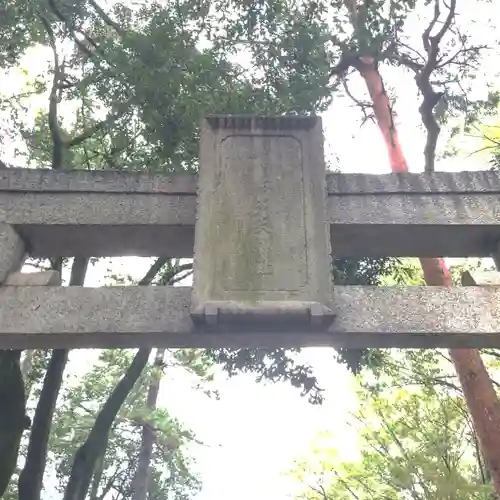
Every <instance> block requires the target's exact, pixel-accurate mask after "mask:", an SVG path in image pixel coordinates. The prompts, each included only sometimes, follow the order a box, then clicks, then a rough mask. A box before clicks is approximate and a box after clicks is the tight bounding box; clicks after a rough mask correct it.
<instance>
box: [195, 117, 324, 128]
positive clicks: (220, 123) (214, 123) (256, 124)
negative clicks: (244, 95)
mask: <svg viewBox="0 0 500 500" xmlns="http://www.w3.org/2000/svg"><path fill="white" fill-rule="evenodd" d="M205 120H206V121H207V123H208V124H209V125H210V127H212V128H213V129H231V130H235V129H236V130H281V131H284V130H310V129H312V128H314V127H315V126H316V124H317V123H320V120H321V118H320V117H318V116H306V115H296V116H293V115H287V116H259V115H208V116H206V117H205Z"/></svg>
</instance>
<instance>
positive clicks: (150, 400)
mask: <svg viewBox="0 0 500 500" xmlns="http://www.w3.org/2000/svg"><path fill="white" fill-rule="evenodd" d="M164 357H165V349H158V350H157V351H156V356H155V362H154V368H153V373H152V376H151V382H150V384H149V388H148V397H147V401H146V406H147V408H148V410H149V411H153V410H154V409H155V408H156V402H157V400H158V393H159V391H160V380H161V379H160V377H159V376H158V374H157V373H156V372H157V371H158V370H161V367H162V365H163V358H164ZM154 442H155V431H154V429H152V428H151V425H149V423H148V422H145V423H144V424H143V426H142V439H141V448H140V450H139V459H138V463H137V470H136V472H135V475H134V479H133V481H132V492H133V493H132V500H146V498H147V494H148V490H149V476H150V463H151V457H152V456H153V445H154Z"/></svg>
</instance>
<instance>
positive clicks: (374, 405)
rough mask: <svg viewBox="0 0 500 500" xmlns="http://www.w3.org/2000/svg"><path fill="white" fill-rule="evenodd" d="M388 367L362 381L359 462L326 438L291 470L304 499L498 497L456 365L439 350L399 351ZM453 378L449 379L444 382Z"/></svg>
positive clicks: (481, 499) (357, 421)
mask: <svg viewBox="0 0 500 500" xmlns="http://www.w3.org/2000/svg"><path fill="white" fill-rule="evenodd" d="M385 366H386V367H392V368H389V369H382V370H381V371H380V372H379V373H378V377H380V378H378V379H377V380H375V379H374V377H373V376H372V375H371V373H370V372H369V371H366V372H365V373H364V375H363V376H362V377H360V378H359V380H360V386H361V388H360V389H359V392H358V395H359V409H358V410H357V411H356V412H355V414H354V415H353V417H352V425H353V426H354V427H355V429H356V430H357V434H358V436H359V458H358V459H357V460H349V461H346V460H342V459H341V458H339V457H338V456H337V455H336V452H335V449H333V448H331V447H330V445H329V444H328V436H329V434H328V432H327V433H326V434H324V433H323V435H322V436H319V437H318V438H319V439H320V441H319V445H318V446H317V447H316V452H315V454H313V455H312V456H311V457H310V458H307V459H305V460H301V461H299V463H298V464H297V466H296V468H295V470H294V471H293V472H292V474H293V476H294V477H295V478H296V479H297V480H298V481H299V482H300V483H301V484H302V485H303V488H302V492H301V494H300V495H299V497H301V498H308V499H322V500H327V499H330V498H331V499H334V498H335V499H337V498H339V499H346V500H347V499H356V500H358V499H359V500H362V499H363V500H364V499H366V500H368V499H380V500H382V499H394V500H397V499H401V500H402V499H409V498H411V499H415V500H423V499H426V500H427V499H428V500H436V499H443V500H444V499H451V498H452V499H454V500H459V499H464V500H465V499H468V498H474V499H478V500H489V499H491V498H492V493H493V489H492V486H491V484H490V482H489V479H488V477H487V475H486V474H485V470H484V463H483V457H482V456H481V453H480V451H479V447H478V443H477V436H476V433H475V430H474V425H473V423H472V421H471V419H470V417H469V414H468V412H467V407H466V406H465V404H464V399H463V397H462V394H461V392H460V389H459V387H458V385H457V386H455V385H454V384H453V383H452V382H453V381H454V382H457V381H456V380H455V377H454V376H453V373H452V365H451V363H450V362H449V361H448V360H444V359H443V358H440V355H439V353H437V352H436V351H423V350H420V351H418V350H408V351H407V350H405V351H394V352H393V354H392V355H390V356H388V360H387V363H386V365H385ZM446 374H448V376H449V377H450V379H445V378H441V377H442V376H445V375H446ZM436 380H440V382H438V383H436ZM449 380H451V381H452V382H449ZM445 382H446V383H445ZM325 437H326V439H325ZM321 438H322V439H323V441H322V440H321ZM322 443H323V444H322Z"/></svg>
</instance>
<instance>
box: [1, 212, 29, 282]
mask: <svg viewBox="0 0 500 500" xmlns="http://www.w3.org/2000/svg"><path fill="white" fill-rule="evenodd" d="M24 255H25V247H24V242H23V240H22V239H21V237H20V236H19V235H18V234H17V233H16V231H15V230H14V229H13V228H12V226H10V225H9V224H5V223H3V222H0V284H1V283H3V282H4V281H5V280H6V279H7V276H9V274H10V273H12V272H14V271H17V270H18V269H19V267H20V266H21V265H22V262H23V258H24Z"/></svg>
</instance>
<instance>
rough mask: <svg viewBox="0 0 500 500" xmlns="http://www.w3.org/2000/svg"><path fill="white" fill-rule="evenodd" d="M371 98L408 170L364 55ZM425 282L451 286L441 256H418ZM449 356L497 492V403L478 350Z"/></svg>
mask: <svg viewBox="0 0 500 500" xmlns="http://www.w3.org/2000/svg"><path fill="white" fill-rule="evenodd" d="M357 69H358V71H359V73H360V74H361V76H362V77H363V79H364V81H365V83H366V86H367V88H368V92H369V93H370V96H371V98H372V100H373V109H374V113H375V117H376V120H377V124H378V126H379V128H380V131H381V132H382V135H383V137H384V140H385V143H386V146H387V151H388V154H389V162H390V165H391V170H392V171H393V172H407V171H408V165H407V163H406V160H405V157H404V154H403V151H402V148H401V145H400V143H399V141H398V137H397V131H396V126H395V124H394V121H393V113H392V109H391V105H390V101H389V97H388V96H387V93H386V92H385V89H384V84H383V80H382V77H381V75H380V73H379V72H378V70H377V68H376V66H375V64H374V61H373V59H372V58H370V57H363V58H360V60H359V61H358V63H357ZM420 263H421V266H422V270H423V272H424V277H425V282H426V283H427V285H430V286H451V285H452V279H451V275H450V272H449V270H448V269H447V267H446V264H445V262H444V259H442V258H440V259H437V258H421V259H420ZM449 352H450V356H451V359H452V361H453V364H454V366H455V370H456V372H457V374H458V378H459V380H460V384H461V386H462V390H463V393H464V395H465V399H466V401H467V406H468V408H469V412H470V414H471V417H472V420H473V422H474V426H475V428H476V432H477V434H478V437H479V441H480V443H481V447H482V450H483V454H484V457H485V461H486V464H487V467H488V469H489V472H490V473H491V477H492V482H493V485H494V487H495V491H496V492H497V494H499V495H500V402H499V400H498V397H497V394H496V393H495V390H494V388H493V384H492V382H491V379H490V377H489V375H488V372H487V370H486V367H485V366H484V364H483V362H482V359H481V356H480V354H479V352H478V351H476V350H473V349H450V350H449Z"/></svg>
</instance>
